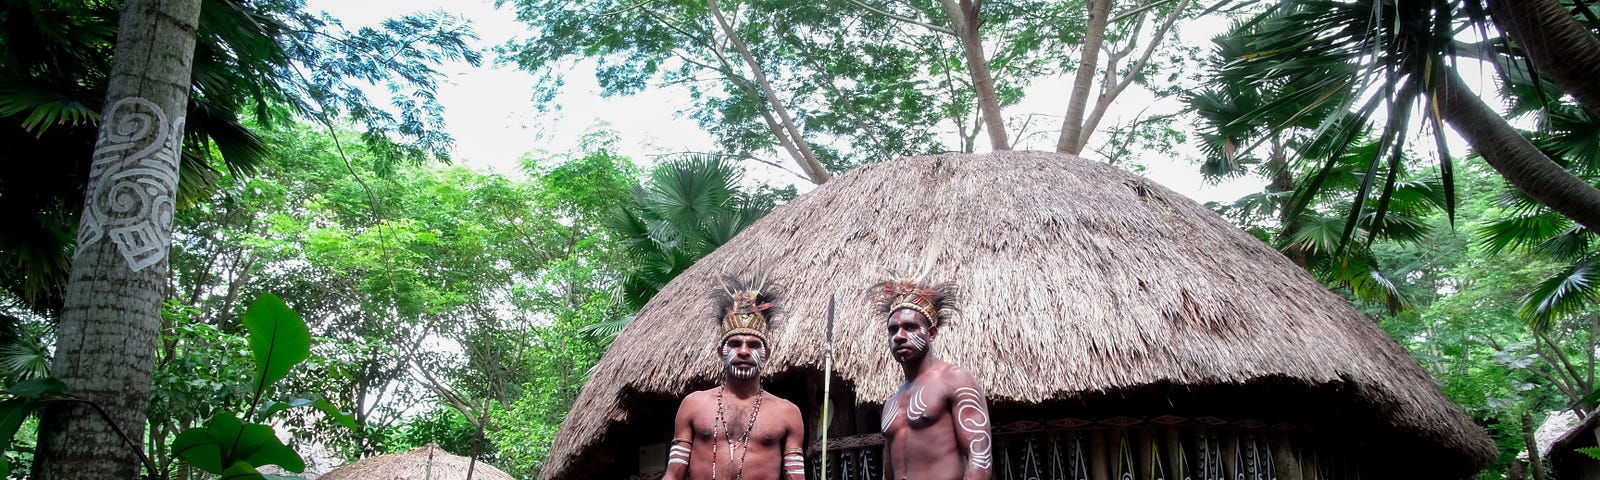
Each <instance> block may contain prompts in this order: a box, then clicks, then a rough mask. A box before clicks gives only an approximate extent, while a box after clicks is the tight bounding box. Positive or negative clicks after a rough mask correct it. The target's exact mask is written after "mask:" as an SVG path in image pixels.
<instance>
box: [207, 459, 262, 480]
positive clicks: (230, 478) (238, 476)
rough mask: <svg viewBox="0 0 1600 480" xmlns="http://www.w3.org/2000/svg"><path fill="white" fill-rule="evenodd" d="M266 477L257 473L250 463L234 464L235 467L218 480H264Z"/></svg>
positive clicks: (230, 468) (229, 468)
mask: <svg viewBox="0 0 1600 480" xmlns="http://www.w3.org/2000/svg"><path fill="white" fill-rule="evenodd" d="M265 478H266V477H265V476H263V475H261V472H257V471H256V468H255V467H254V466H251V465H250V464H249V463H248V462H244V461H238V462H234V463H233V466H231V467H228V469H227V470H224V471H223V472H222V474H221V476H220V477H218V480H264V479H265Z"/></svg>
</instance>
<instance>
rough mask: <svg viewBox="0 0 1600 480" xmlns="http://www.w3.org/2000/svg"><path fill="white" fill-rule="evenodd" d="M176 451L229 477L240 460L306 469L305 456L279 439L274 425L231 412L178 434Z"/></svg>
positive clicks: (208, 468) (187, 460)
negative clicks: (245, 421)
mask: <svg viewBox="0 0 1600 480" xmlns="http://www.w3.org/2000/svg"><path fill="white" fill-rule="evenodd" d="M172 451H173V453H174V454H175V455H177V456H178V457H179V458H182V459H184V461H186V462H189V464H190V465H194V466H195V467H196V468H199V469H201V470H205V471H206V472H209V473H213V474H217V475H222V476H223V478H229V477H228V474H227V472H233V471H235V468H236V467H237V466H238V464H239V463H240V462H243V463H245V464H246V466H250V467H260V466H264V465H277V466H279V467H283V469H284V470H288V471H291V472H296V473H299V472H302V471H305V469H306V464H305V460H303V459H301V458H300V454H299V453H296V452H295V451H294V449H292V448H289V447H288V446H286V445H284V444H283V442H281V441H279V440H278V436H277V432H276V431H274V430H273V429H272V427H270V426H267V425H262V424H258V423H250V424H246V423H243V422H241V421H239V419H238V418H236V417H234V416H233V414H232V413H229V412H219V413H217V414H216V415H214V416H212V417H211V420H210V421H208V422H206V425H205V426H204V427H196V428H191V429H188V430H184V431H183V433H180V434H178V438H177V439H175V440H173V442H172ZM224 465H227V466H228V467H227V471H224V470H223V466H224ZM250 472H251V473H253V472H254V469H253V468H252V469H251V470H250ZM236 473H238V472H236ZM241 474H242V473H241ZM257 475H259V474H257Z"/></svg>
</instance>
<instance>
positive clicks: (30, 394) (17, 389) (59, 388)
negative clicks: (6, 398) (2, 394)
mask: <svg viewBox="0 0 1600 480" xmlns="http://www.w3.org/2000/svg"><path fill="white" fill-rule="evenodd" d="M9 391H10V392H11V394H12V395H16V396H18V397H22V398H30V399H31V398H39V397H41V396H44V394H46V393H53V394H57V395H64V394H66V393H67V384H65V383H61V381H60V380H57V379H55V378H51V377H41V378H34V379H30V380H26V381H23V382H20V383H18V384H16V385H13V386H12V387H11V390H9Z"/></svg>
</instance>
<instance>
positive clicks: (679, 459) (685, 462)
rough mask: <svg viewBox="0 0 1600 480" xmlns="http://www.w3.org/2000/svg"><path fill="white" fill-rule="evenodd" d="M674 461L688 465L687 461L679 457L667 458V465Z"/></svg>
mask: <svg viewBox="0 0 1600 480" xmlns="http://www.w3.org/2000/svg"><path fill="white" fill-rule="evenodd" d="M674 463H681V464H684V465H688V464H689V461H688V460H684V459H681V458H674V459H672V460H667V465H672V464H674Z"/></svg>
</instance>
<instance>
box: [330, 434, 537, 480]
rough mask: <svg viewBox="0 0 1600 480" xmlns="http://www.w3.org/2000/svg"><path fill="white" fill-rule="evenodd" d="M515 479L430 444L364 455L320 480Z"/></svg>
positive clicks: (483, 464)
mask: <svg viewBox="0 0 1600 480" xmlns="http://www.w3.org/2000/svg"><path fill="white" fill-rule="evenodd" d="M468 469H471V471H472V480H516V479H515V478H514V477H512V476H511V475H509V474H507V473H506V472H502V471H500V469H498V468H494V467H493V466H490V465H489V464H487V463H483V462H477V463H472V459H470V458H467V457H463V456H460V455H451V454H450V452H446V451H444V449H443V448H439V446H438V445H436V444H432V443H430V444H427V445H424V446H422V447H419V448H417V449H416V450H412V451H409V452H405V453H391V454H388V455H378V456H376V457H367V458H363V459H361V460H359V461H356V462H355V463H351V464H348V465H345V466H342V467H339V468H335V469H333V471H331V472H328V473H327V474H326V475H323V476H322V477H320V478H318V479H317V480H466V478H467V470H468Z"/></svg>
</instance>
